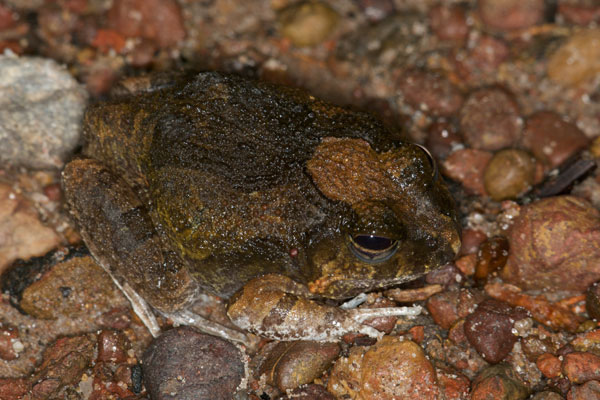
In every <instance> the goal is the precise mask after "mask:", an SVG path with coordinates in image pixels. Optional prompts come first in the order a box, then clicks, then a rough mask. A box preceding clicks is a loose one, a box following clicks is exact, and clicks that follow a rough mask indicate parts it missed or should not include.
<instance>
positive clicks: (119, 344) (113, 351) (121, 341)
mask: <svg viewBox="0 0 600 400" xmlns="http://www.w3.org/2000/svg"><path fill="white" fill-rule="evenodd" d="M129 347H131V346H130V344H129V341H128V340H127V337H126V336H125V335H124V334H123V333H122V332H120V331H109V330H103V331H101V332H100V334H98V356H97V360H98V361H101V362H113V363H119V364H120V363H124V362H126V361H127V357H128V356H127V349H128V348H129Z"/></svg>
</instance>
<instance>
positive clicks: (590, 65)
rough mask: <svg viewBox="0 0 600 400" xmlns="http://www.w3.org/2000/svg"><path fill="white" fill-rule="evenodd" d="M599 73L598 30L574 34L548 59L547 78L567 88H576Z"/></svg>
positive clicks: (599, 40)
mask: <svg viewBox="0 0 600 400" xmlns="http://www.w3.org/2000/svg"><path fill="white" fill-rule="evenodd" d="M599 72H600V28H592V29H584V30H581V31H578V32H577V33H574V34H573V35H572V36H571V37H570V38H569V39H568V40H567V41H566V42H565V43H564V44H563V45H562V46H561V47H559V48H558V49H557V50H556V51H555V52H554V53H553V54H552V55H551V56H550V58H549V59H548V69H547V73H548V77H549V78H550V79H552V80H553V81H555V82H557V83H560V84H562V85H567V86H577V85H579V84H580V83H583V82H584V81H587V80H588V79H592V78H594V77H596V76H597V75H598V73H599Z"/></svg>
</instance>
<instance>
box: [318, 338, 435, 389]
mask: <svg viewBox="0 0 600 400" xmlns="http://www.w3.org/2000/svg"><path fill="white" fill-rule="evenodd" d="M349 388H353V389H352V391H353V392H358V393H360V394H361V396H362V398H364V399H379V400H392V399H401V398H418V399H439V398H440V395H441V394H440V389H439V387H438V385H437V381H436V376H435V369H434V368H433V365H432V364H431V362H430V361H429V360H428V359H427V357H426V356H425V353H424V352H423V349H422V348H421V346H419V345H418V344H416V343H414V342H412V341H410V340H403V339H400V338H398V337H393V336H384V337H383V338H382V339H381V340H380V341H378V342H377V344H375V345H374V346H371V347H369V348H365V347H356V346H355V347H352V348H351V349H350V354H349V356H348V357H342V358H340V359H339V360H338V361H337V362H336V363H335V365H334V367H333V369H332V371H331V378H330V379H329V383H328V385H327V389H328V390H329V391H330V392H331V393H333V394H334V395H336V396H338V397H342V396H346V395H350V393H351V392H349V391H348V389H349Z"/></svg>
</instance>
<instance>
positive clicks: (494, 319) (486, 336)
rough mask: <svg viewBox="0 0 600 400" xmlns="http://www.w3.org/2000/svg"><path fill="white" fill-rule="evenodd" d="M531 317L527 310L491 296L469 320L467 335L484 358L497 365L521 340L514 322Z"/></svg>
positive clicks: (466, 325) (467, 320)
mask: <svg viewBox="0 0 600 400" xmlns="http://www.w3.org/2000/svg"><path fill="white" fill-rule="evenodd" d="M527 317H528V314H527V312H526V311H525V310H523V309H519V308H516V309H515V308H513V307H511V306H510V305H508V304H507V303H504V302H502V301H498V300H494V299H488V300H485V301H484V302H482V303H480V304H479V306H478V307H477V309H476V310H475V312H473V313H472V314H470V315H468V316H467V318H466V319H465V335H466V336H467V339H468V340H469V343H470V344H471V345H472V346H473V347H474V348H475V349H476V350H477V352H478V353H479V354H481V356H482V357H483V359H484V360H486V361H487V362H490V363H492V364H496V363H499V362H500V361H502V360H503V359H504V358H505V357H506V356H507V355H508V353H510V351H511V350H512V348H513V346H514V344H515V343H516V342H517V336H515V335H514V334H513V325H514V323H515V322H516V321H518V320H520V319H523V318H527Z"/></svg>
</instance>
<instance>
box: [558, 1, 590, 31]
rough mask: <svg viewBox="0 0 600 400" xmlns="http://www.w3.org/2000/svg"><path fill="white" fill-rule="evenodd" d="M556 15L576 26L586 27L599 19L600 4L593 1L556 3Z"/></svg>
mask: <svg viewBox="0 0 600 400" xmlns="http://www.w3.org/2000/svg"><path fill="white" fill-rule="evenodd" d="M557 13H558V15H560V16H562V17H563V18H564V19H565V20H566V21H567V22H570V23H573V24H576V25H588V24H589V23H591V22H593V21H598V20H599V19H600V4H598V3H597V2H594V1H587V0H583V1H579V2H577V1H575V2H573V1H562V2H559V3H558V10H557Z"/></svg>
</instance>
